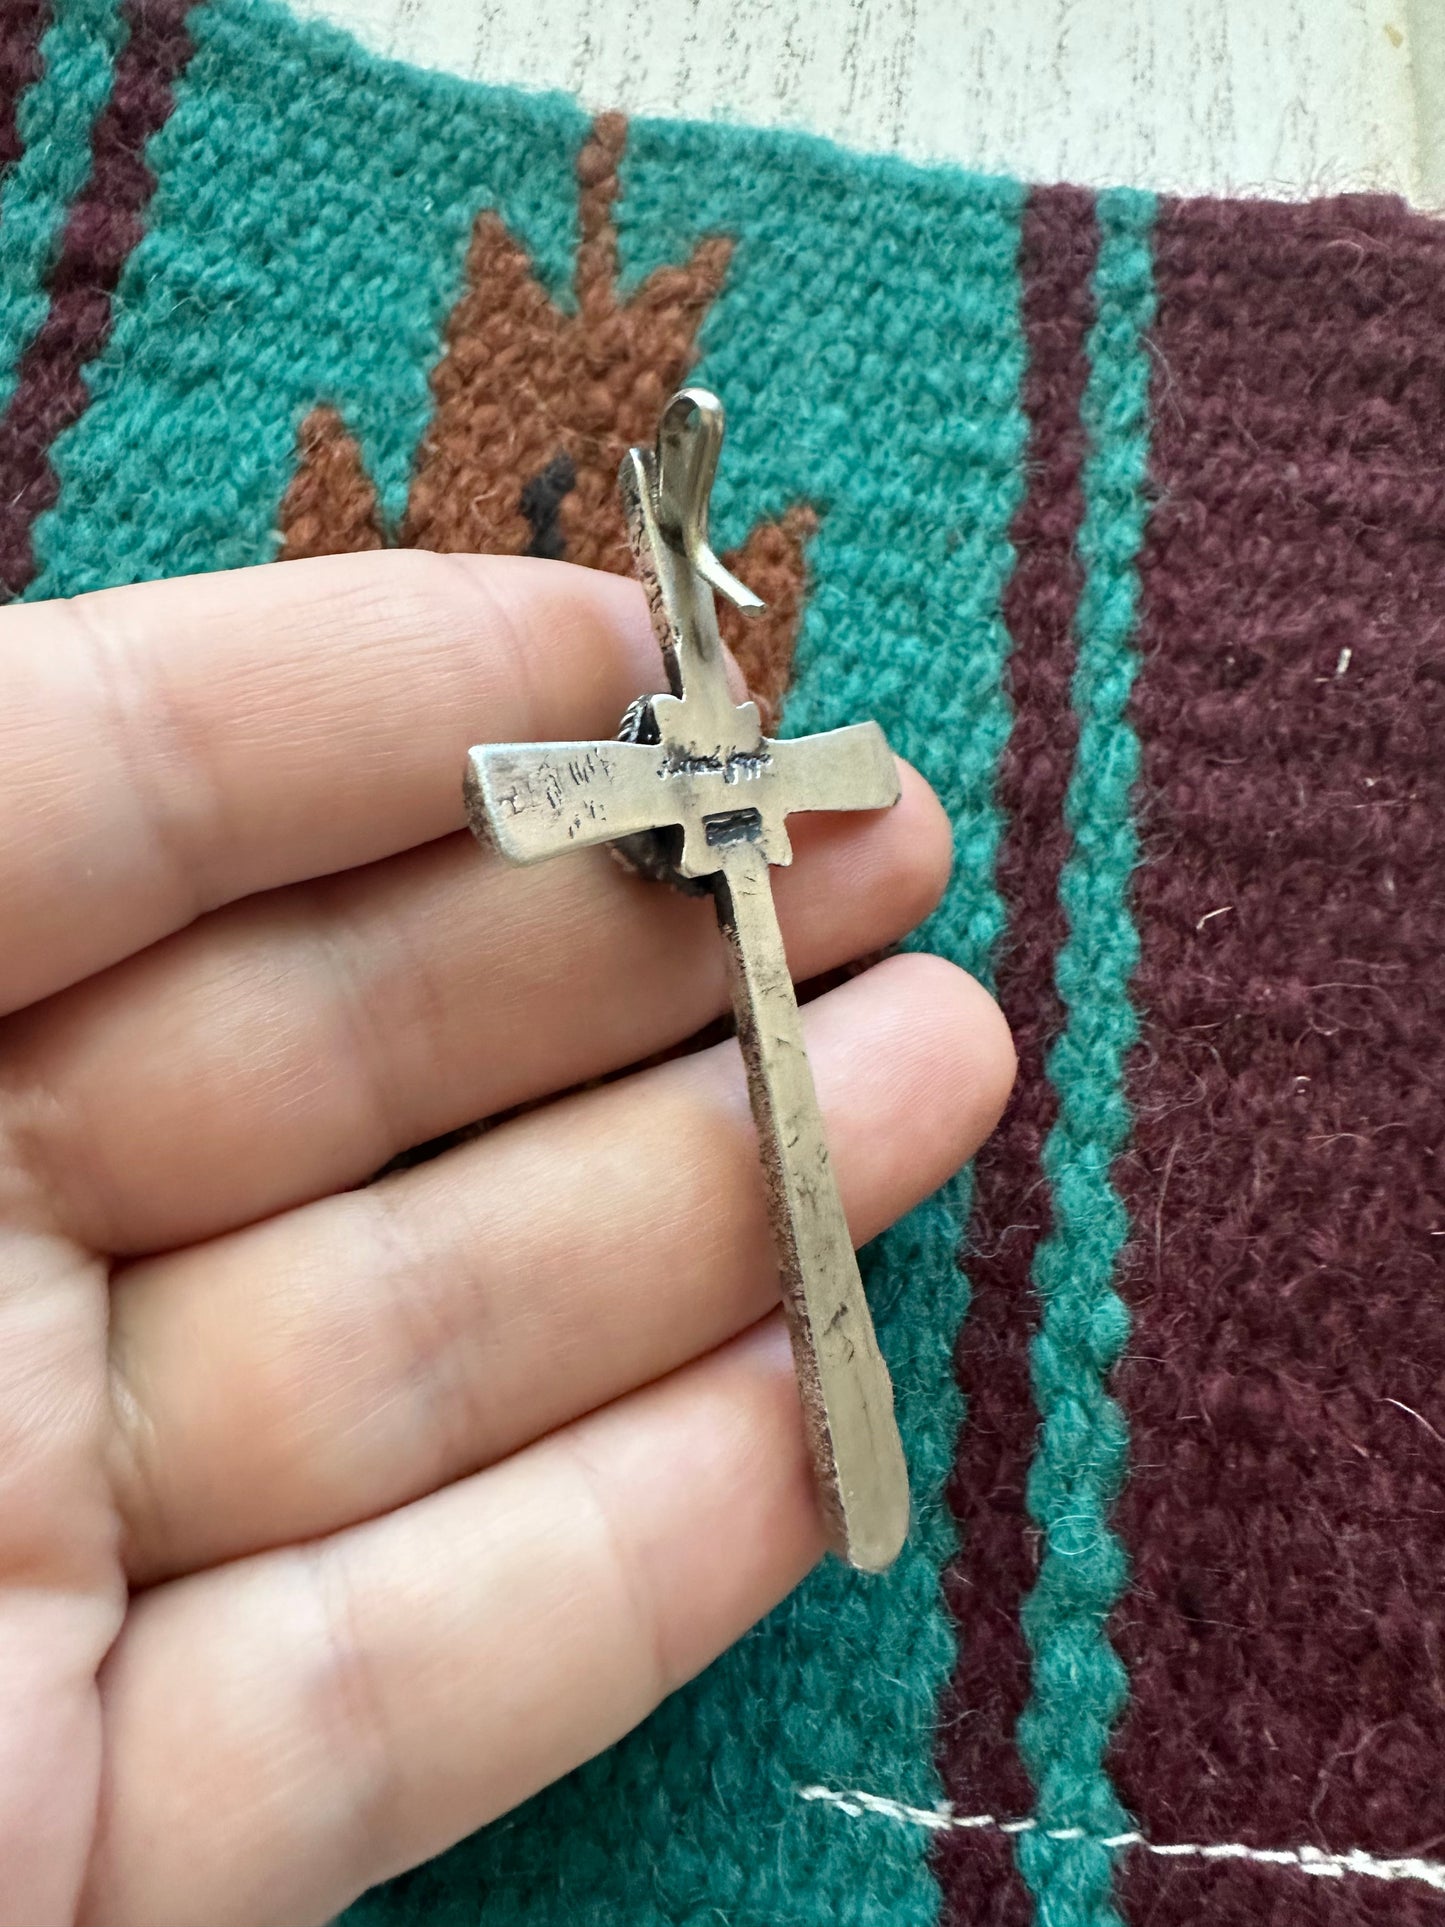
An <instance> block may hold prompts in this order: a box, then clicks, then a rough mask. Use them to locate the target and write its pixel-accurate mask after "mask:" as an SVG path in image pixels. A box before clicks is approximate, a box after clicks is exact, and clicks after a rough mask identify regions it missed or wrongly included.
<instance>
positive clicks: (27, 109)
mask: <svg viewBox="0 0 1445 1927" xmlns="http://www.w3.org/2000/svg"><path fill="white" fill-rule="evenodd" d="M125 39H126V28H125V23H124V22H123V20H122V19H121V15H120V4H119V0H66V4H64V5H63V6H60V7H58V8H57V9H56V18H55V20H54V21H53V23H52V24H51V26H50V27H49V28H48V29H47V31H46V33H45V36H44V38H43V39H42V41H41V43H40V54H41V59H42V61H43V62H44V68H43V71H42V72H41V74H40V77H39V78H38V79H37V80H36V81H34V82H33V83H32V85H31V86H30V87H28V88H27V89H26V91H25V94H24V97H23V98H22V100H21V102H20V106H19V110H18V112H17V115H16V122H17V126H18V129H19V133H20V139H21V142H22V143H23V152H22V153H21V155H20V158H19V159H18V160H17V161H16V162H15V164H14V166H13V167H11V168H10V169H9V170H8V171H7V172H6V174H5V177H4V180H3V182H0V408H3V407H4V406H5V404H6V403H7V402H8V401H9V399H10V397H11V395H12V394H13V393H14V390H15V375H16V367H17V364H18V362H19V360H20V357H21V355H22V354H23V353H24V352H25V348H26V346H27V344H28V343H29V341H30V339H31V337H32V336H33V335H34V333H35V331H36V329H37V328H38V327H39V326H40V324H41V322H42V321H43V320H44V319H45V314H46V310H47V308H48V307H49V302H50V298H49V295H48V294H47V292H46V286H45V280H46V276H47V274H48V273H49V271H50V267H51V264H52V263H53V261H54V260H55V257H56V254H57V253H58V252H59V248H60V237H61V234H62V231H63V230H64V227H65V216H66V213H67V211H68V210H69V207H70V203H71V202H72V201H73V200H74V199H75V197H76V195H77V194H78V193H79V192H80V190H81V188H82V187H83V186H84V185H85V180H86V177H87V175H88V174H89V173H90V130H91V127H92V125H93V124H94V121H95V117H96V115H97V114H98V113H99V112H100V110H101V108H102V107H103V106H104V105H105V102H106V100H107V98H108V97H109V94H110V81H111V74H112V73H113V71H114V69H115V60H116V55H117V54H118V53H119V52H120V49H121V47H122V45H123V44H124V42H125Z"/></svg>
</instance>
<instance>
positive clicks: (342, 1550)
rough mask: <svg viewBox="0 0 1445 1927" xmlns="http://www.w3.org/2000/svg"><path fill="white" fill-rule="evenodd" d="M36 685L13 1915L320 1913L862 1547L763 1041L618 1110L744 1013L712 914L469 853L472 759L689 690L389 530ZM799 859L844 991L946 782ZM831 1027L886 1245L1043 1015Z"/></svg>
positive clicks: (635, 648) (62, 634) (13, 1121)
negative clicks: (835, 1434)
mask: <svg viewBox="0 0 1445 1927" xmlns="http://www.w3.org/2000/svg"><path fill="white" fill-rule="evenodd" d="M0 665H3V672H0V673H3V678H4V683H5V691H4V697H3V702H0V930H3V932H4V936H3V945H0V1011H5V1012H9V1013H10V1014H9V1015H8V1016H6V1017H4V1018H3V1020H0V1868H3V1869H4V1873H3V1883H0V1916H3V1918H4V1919H5V1920H6V1921H14V1922H24V1923H26V1927H38V1924H39V1923H45V1922H58V1921H70V1920H73V1919H79V1920H84V1921H96V1922H105V1923H124V1922H137V1923H143V1924H144V1927H165V1923H168V1922H178V1923H195V1922H198V1921H204V1922H206V1923H208V1927H215V1924H216V1923H221V1922H230V1921H235V1922H247V1923H254V1922H261V1921H276V1922H285V1923H287V1924H288V1927H295V1923H297V1922H300V1921H305V1920H318V1921H319V1920H323V1919H325V1918H326V1917H327V1916H329V1915H330V1914H332V1913H333V1912H335V1911H336V1910H337V1909H338V1908H340V1907H341V1906H343V1905H344V1904H345V1903H346V1902H347V1901H348V1900H349V1899H350V1898H351V1897H352V1896H354V1895H355V1894H356V1893H358V1892H359V1891H361V1890H362V1889H363V1888H365V1887H366V1886H368V1885H370V1884H372V1883H373V1882H375V1881H377V1880H380V1879H383V1878H384V1877H386V1876H387V1875H390V1874H392V1873H395V1872H397V1871H399V1870H400V1869H402V1868H404V1867H406V1866H409V1865H411V1864H413V1863H415V1862H416V1861H418V1860H420V1859H423V1858H425V1857H426V1856H427V1855H430V1854H433V1853H435V1852H437V1851H438V1850H440V1849H441V1848H443V1847H445V1846H446V1845H448V1844H449V1843H450V1842H452V1841H453V1840H456V1839H457V1838H459V1837H460V1836H462V1835H463V1834H465V1833H467V1832H469V1831H471V1830H472V1829H473V1828H475V1827H477V1826H479V1825H481V1824H482V1823H483V1822H485V1821H487V1820H489V1819H490V1818H492V1817H493V1816H494V1815H496V1814H499V1813H501V1812H503V1811H504V1810H505V1809H507V1808H508V1807H510V1806H512V1805H513V1804H514V1803H516V1802H517V1801H519V1800H521V1799H523V1798H524V1797H525V1796H527V1795H528V1794H530V1793H532V1792H533V1791H535V1790H536V1789H537V1788H538V1787H540V1786H542V1785H544V1784H545V1783H546V1782H547V1781H549V1780H551V1779H553V1778H554V1777H556V1776H557V1775H559V1774H561V1773H564V1772H566V1771H567V1770H568V1769H569V1768H571V1767H572V1766H574V1765H575V1764H577V1763H578V1762H579V1761H581V1760H584V1759H586V1758H587V1757H588V1756H589V1755H591V1754H593V1753H596V1752H597V1751H599V1750H600V1749H601V1748H603V1747H605V1746H607V1745H608V1744H609V1743H610V1742H612V1741H613V1740H615V1739H616V1738H618V1736H619V1735H621V1734H622V1733H624V1732H626V1730H627V1729H628V1728H629V1727H631V1726H632V1725H634V1724H635V1722H637V1721H638V1720H640V1719H641V1718H642V1717H643V1716H644V1715H645V1714H646V1713H647V1712H648V1711H649V1710H650V1709H651V1708H652V1707H653V1706H654V1705H656V1703H657V1702H658V1700H659V1699H661V1698H662V1697H663V1696H664V1695H665V1694H667V1693H669V1692H671V1691H672V1690H673V1688H674V1687H676V1686H677V1685H678V1684H679V1683H680V1682H681V1681H683V1680H685V1679H687V1678H688V1677H689V1676H690V1675H691V1674H693V1673H695V1672H697V1671H698V1670H699V1669H700V1668H701V1667H702V1666H704V1665H705V1664H706V1663H707V1662H708V1661H709V1660H711V1659H712V1658H713V1657H714V1655H715V1654H717V1653H718V1652H719V1651H720V1650H721V1649H722V1648H723V1647H725V1646H726V1645H727V1644H728V1643H729V1641H731V1640H733V1639H736V1638H737V1637H738V1635H739V1634H740V1633H742V1632H743V1630H744V1629H745V1628H746V1627H747V1626H749V1625H750V1624H751V1623H752V1622H753V1621H754V1620H755V1619H757V1618H758V1617H759V1616H760V1615H761V1614H762V1613H764V1612H765V1611H766V1610H767V1609H768V1608H769V1607H771V1606H772V1605H773V1604H774V1603H775V1602H776V1601H777V1600H778V1599H779V1598H780V1597H781V1596H782V1595H783V1594H784V1593H786V1592H787V1590H788V1589H789V1588H790V1587H791V1586H793V1585H794V1584H795V1583H796V1582H797V1581H798V1580H799V1579H800V1578H801V1577H802V1575H803V1574H804V1573H805V1572H806V1571H807V1570H808V1568H809V1567H810V1566H811V1565H812V1563H813V1562H814V1561H815V1560H816V1559H817V1558H818V1557H819V1553H820V1549H821V1539H820V1534H819V1527H818V1522H817V1517H816V1511H815V1506H814V1501H813V1495H812V1489H811V1483H810V1478H809V1471H808V1466H807V1462H806V1459H805V1454H804V1449H803V1442H802V1433H801V1425H800V1418H799V1410H798V1402H797V1395H796V1392H795V1389H794V1384H793V1377H792V1369H791V1365H790V1362H789V1355H788V1348H787V1343H786V1339H785V1336H784V1333H783V1330H782V1327H781V1324H780V1321H779V1317H778V1314H777V1313H776V1311H775V1310H774V1309H773V1306H774V1304H775V1301H776V1294H777V1284H776V1275H775V1272H774V1268H773V1264H772V1260H771V1256H770V1252H769V1245H768V1235H767V1227H766V1222H765V1218H764V1211H763V1194H762V1185H761V1180H760V1175H759V1171H758V1168H757V1164H756V1159H755V1153H754V1147H753V1144H752V1141H751V1125H750V1121H749V1115H748V1108H747V1101H746V1095H745V1092H744V1087H743V1079H742V1070H741V1064H740V1061H739V1058H738V1053H737V1048H736V1045H735V1044H724V1045H721V1046H719V1047H718V1048H716V1049H710V1050H704V1051H701V1052H698V1053H696V1054H694V1055H692V1056H688V1057H683V1058H677V1059H674V1060H673V1061H671V1062H667V1063H663V1064H661V1065H656V1066H654V1067H652V1068H644V1069H638V1070H634V1071H632V1072H631V1074H630V1075H627V1076H625V1077H622V1078H620V1079H617V1080H615V1081H612V1082H609V1083H606V1084H603V1085H601V1086H599V1087H597V1088H593V1089H589V1090H587V1091H585V1092H583V1093H582V1094H580V1095H578V1094H573V1095H567V1093H568V1092H575V1091H576V1088H577V1087H578V1086H579V1085H583V1084H586V1083H588V1082H589V1081H590V1080H595V1079H597V1078H599V1077H602V1076H604V1075H606V1074H609V1073H613V1072H617V1071H620V1070H622V1069H624V1068H625V1067H626V1066H629V1065H634V1064H637V1063H639V1062H640V1061H642V1060H645V1059H647V1058H648V1057H650V1056H652V1055H653V1054H654V1053H657V1052H659V1051H661V1050H662V1049H664V1047H666V1046H669V1045H674V1044H677V1043H678V1042H680V1041H681V1040H683V1039H686V1038H687V1037H689V1036H690V1035H692V1034H693V1033H694V1032H695V1031H696V1030H697V1029H698V1028H699V1027H700V1026H702V1025H703V1024H704V1023H705V1022H706V1021H707V1020H708V1019H710V1018H712V1017H714V1016H715V1015H717V1014H718V1013H719V1012H721V1011H722V1010H723V1009H724V1008H725V1004H726V991H725V983H724V970H723V950H722V945H721V943H720V941H719V939H718V936H717V932H716V929H715V927H714V922H713V916H712V911H711V908H710V906H708V905H707V904H705V903H702V902H698V901H696V900H688V899H684V898H682V897H680V896H676V895H673V894H672V893H670V892H668V891H667V890H665V889H663V888H661V887H659V886H657V885H652V884H645V883H642V882H640V881H638V880H636V879H634V878H631V877H629V876H628V875H626V874H625V873H624V872H623V871H622V870H621V868H620V867H619V866H618V865H616V864H615V863H613V862H612V861H611V860H610V859H609V858H608V856H607V855H606V854H605V853H600V852H593V853H590V854H587V855H578V856H573V857H568V858H565V859H561V860H559V861H557V862H555V863H552V864H546V865H543V866H541V867H540V868H538V869H537V870H533V871H513V870H509V869H507V868H505V867H504V866H503V865H502V864H501V863H500V862H498V861H497V860H495V859H494V858H492V857H490V856H488V855H486V854H485V853H483V852H482V851H480V850H479V849H478V848H477V846H476V844H475V843H474V842H473V841H472V839H471V838H470V836H468V835H466V834H465V833H464V832H462V831H461V830H460V828H459V825H460V823H461V806H460V795H461V787H460V786H461V772H462V766H463V760H464V756H465V752H466V749H467V747H468V746H469V745H470V744H471V743H472V742H475V741H481V740H486V739H489V738H490V739H493V740H520V739H530V738H537V737H544V738H558V737H569V736H600V735H606V734H609V733H610V732H611V731H612V730H613V729H614V728H615V726H616V723H617V718H618V717H619V715H620V714H621V712H622V710H623V708H624V706H625V705H626V703H627V702H628V701H629V700H630V699H631V697H632V696H633V695H635V694H636V693H637V691H638V690H640V689H645V688H653V687H656V686H657V683H658V681H659V668H660V664H659V659H658V657H657V652H656V648H655V645H654V643H653V641H652V637H651V633H650V630H649V627H648V622H647V617H646V613H645V610H644V607H643V602H642V597H641V593H640V591H639V590H638V589H637V588H636V586H635V585H634V584H632V583H629V582H624V581H621V580H617V579H613V578H610V577H606V576H601V575H592V574H587V573H584V572H582V571H580V570H577V569H572V568H568V567H567V566H565V565H562V564H555V563H543V562H528V561H511V560H497V559H487V560H481V559H476V558H470V557H433V556H424V555H419V554H406V553H395V554H385V555H373V556H356V557H342V558H337V559H334V560H331V561H322V562H304V563H293V564H287V565H285V566H283V567H272V568H267V569H259V570H254V571H249V572H246V573H243V574H235V575H229V576H226V575H220V576H210V577H204V578H198V579H195V580H191V581H178V582H171V583H164V584H158V585H154V586H149V587H144V588H138V589H124V590H118V591H113V592H110V593H107V594H103V595H98V596H88V597H86V598H84V599H82V600H79V601H76V602H73V603H66V604H50V605H37V606H34V607H19V608H12V609H11V610H9V611H7V612H6V613H5V614H4V615H3V616H0ZM794 837H795V841H796V846H797V861H796V863H795V864H794V866H793V867H792V869H790V870H787V871H782V872H779V873H777V894H778V900H779V908H780V915H781V918H782V923H783V928H784V931H785V933H786V935H787V939H788V947H789V951H790V955H791V960H792V965H793V970H794V973H795V975H796V976H797V977H799V978H807V977H809V976H813V975H816V974H818V973H820V972H823V971H825V970H827V969H829V968H830V967H832V966H836V965H839V964H842V963H844V962H846V961H847V960H848V959H850V958H853V957H857V956H859V955H861V954H865V953H867V952H869V951H872V950H874V949H877V948H879V947H880V946H882V945H884V944H886V943H888V942H889V940H890V939H892V938H895V937H897V936H899V935H900V934H902V933H903V932H904V931H906V930H907V929H908V928H909V927H910V926H911V925H912V924H913V923H915V922H916V921H917V919H918V918H919V917H920V916H921V915H923V914H924V912H926V911H927V910H928V908H929V907H930V905H931V904H932V903H933V902H934V901H935V899H936V898H937V896H938V894H939V892H940V890H941V889H942V886H943V882H944V878H945V875H946V872H947V868H948V862H949V849H950V837H949V828H948V824H947V822H946V821H945V819H944V816H943V814H942V812H941V810H940V808H939V805H938V803H937V802H936V800H935V799H934V797H933V796H932V794H931V793H930V791H929V790H928V789H927V787H926V786H925V784H924V783H923V782H922V781H921V779H920V778H919V777H918V776H916V775H915V774H914V773H913V772H912V771H909V770H905V771H904V780H903V801H902V803H901V804H900V805H899V807H898V808H897V809H896V810H895V811H893V812H892V813H890V814H887V815H883V816H872V817H866V818H849V817H836V818H826V819H812V820H809V819H806V818H802V819H795V823H794ZM807 1029H808V1036H809V1042H810V1048H811V1053H812V1056H813V1062H814V1066H815V1071H816V1076H817V1081H818V1085H819V1089H820V1094H821V1098H822V1103H823V1108H824V1113H825V1119H826V1125H827V1130H828V1135H829V1139H830V1142H831V1144H832V1147H833V1151H834V1156H835V1161H836V1166H837V1170H838V1173H839V1178H840V1183H841V1187H842V1191H843V1196H844V1199H845V1201H846V1204H847V1209H848V1214H849V1220H850V1223H851V1226H852V1229H853V1232H854V1235H855V1237H856V1238H858V1239H859V1240H860V1241H861V1240H862V1239H865V1238H870V1237H872V1236H873V1235H874V1234H875V1233H876V1232H878V1231H879V1230H881V1229H882V1228H883V1227H884V1226H885V1225H886V1224H888V1223H889V1222H890V1220H892V1219H893V1218H895V1217H897V1216H898V1215H899V1214H900V1213H901V1212H903V1211H905V1210H907V1209H908V1208H909V1207H910V1206H911V1205H912V1204H914V1203H915V1201H916V1200H918V1199H919V1198H921V1197H923V1196H924V1195H925V1194H926V1193H927V1192H929V1191H930V1190H932V1189H933V1188H934V1187H935V1186H936V1185H937V1184H938V1183H939V1182H941V1181H942V1179H943V1178H944V1177H945V1176H946V1175H947V1174H948V1173H950V1172H951V1171H953V1170H954V1169H955V1168H956V1167H957V1166H958V1165H960V1164H961V1163H962V1162H963V1161H964V1160H965V1159H966V1158H967V1157H968V1156H969V1155H970V1154H971V1153H972V1152H973V1151H974V1149H975V1148H976V1147H977V1145H978V1143H979V1141H980V1140H981V1138H982V1137H983V1136H984V1135H985V1133H986V1132H987V1130H988V1129H989V1128H990V1126H991V1125H992V1123H993V1121H994V1119H995V1117H996V1115H997V1113H998V1111H999V1109H1000V1107H1001V1105H1002V1102H1003V1099H1004V1095H1005V1093H1006V1091H1007V1088H1008V1084H1009V1080H1010V1077H1011V1074H1012V1056H1011V1052H1010V1048H1009V1044H1008V1039H1007V1036H1006V1034H1005V1031H1004V1029H1003V1025H1002V1020H1001V1019H1000V1017H999V1016H998V1013H997V1011H996V1009H995V1008H994V1006H993V1004H992V1003H991V1002H990V1001H989V999H988V998H987V996H986V995H985V994H984V992H983V991H981V990H980V989H979V988H978V986H977V985H975V984H974V983H973V982H972V981H971V980H970V979H969V978H967V977H965V976H964V975H963V974H962V973H961V972H960V971H958V970H956V969H954V968H953V967H952V966H951V965H949V964H946V963H943V962H940V961H939V960H937V959H935V958H929V957H922V956H902V957H895V958H893V959H891V960H890V961H888V962H886V963H882V964H879V965H877V966H876V967H875V968H873V969H871V970H869V971H867V972H866V974H864V975H861V976H859V977H856V978H854V979H853V980H851V981H849V982H847V983H846V984H845V985H844V986H843V987H842V988H841V989H837V990H833V991H831V992H829V993H828V994H827V995H826V996H823V997H821V998H819V999H818V1000H817V1001H816V1002H814V1003H813V1004H812V1005H811V1006H810V1008H809V1010H808V1012H807ZM538 1100H550V1101H548V1102H545V1103H543V1104H542V1105H541V1106H540V1107H537V1106H538ZM524 1105H525V1106H531V1107H533V1108H529V1109H527V1110H525V1111H523V1112H522V1114H520V1115H518V1116H516V1117H514V1118H513V1119H512V1120H511V1121H510V1122H506V1123H503V1124H501V1125H500V1126H498V1127H497V1128H495V1129H492V1130H489V1131H487V1132H485V1133H484V1134H482V1135H481V1136H479V1137H477V1138H475V1139H474V1140H473V1141H470V1142H465V1143H462V1144H460V1145H459V1146H457V1147H456V1148H454V1149H452V1150H449V1151H447V1152H445V1153H444V1154H443V1155H442V1156H440V1157H438V1158H436V1159H435V1160H434V1161H432V1162H430V1163H427V1164H424V1165H420V1166H418V1167H417V1168H415V1169H410V1170H404V1171H399V1172H397V1173H395V1174H393V1175H391V1176H389V1177H387V1178H385V1179H384V1180H383V1181H382V1182H380V1183H377V1184H373V1185H370V1186H367V1184H366V1180H367V1179H368V1178H369V1177H371V1176H372V1175H373V1174H374V1173H375V1172H376V1171H377V1170H378V1169H379V1168H380V1167H381V1166H383V1165H384V1164H386V1163H387V1161H388V1160H389V1159H391V1158H392V1157H393V1156H394V1155H396V1154H397V1153H399V1152H401V1151H403V1150H405V1149H406V1148H407V1147H409V1146H413V1145H416V1144H418V1143H421V1142H422V1141H424V1140H427V1139H430V1138H433V1137H435V1136H437V1135H438V1134H441V1133H444V1132H447V1131H449V1130H452V1129H455V1128H458V1127H461V1126H464V1125H465V1124H467V1123H468V1122H469V1121H470V1120H472V1119H475V1118H478V1117H483V1116H490V1115H495V1114H497V1113H502V1112H507V1111H510V1110H512V1109H513V1108H514V1107H517V1106H524ZM358 1187H362V1188H358ZM875 1583H884V1584H886V1583H887V1581H886V1580H885V1581H882V1582H875Z"/></svg>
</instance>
